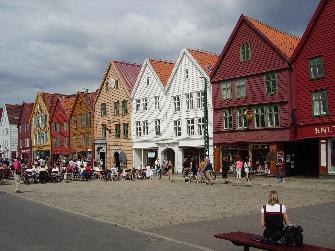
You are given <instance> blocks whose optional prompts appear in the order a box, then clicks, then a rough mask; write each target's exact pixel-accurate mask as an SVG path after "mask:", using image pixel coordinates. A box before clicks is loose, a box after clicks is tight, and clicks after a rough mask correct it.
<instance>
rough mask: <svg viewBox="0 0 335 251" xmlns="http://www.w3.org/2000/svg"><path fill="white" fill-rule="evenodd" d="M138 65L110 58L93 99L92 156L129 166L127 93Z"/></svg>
mask: <svg viewBox="0 0 335 251" xmlns="http://www.w3.org/2000/svg"><path fill="white" fill-rule="evenodd" d="M140 67H141V66H140V65H137V64H130V63H125V62H119V61H113V60H112V61H110V62H109V63H108V67H107V71H106V73H105V76H104V78H103V80H102V82H101V85H100V88H99V90H98V92H97V96H96V99H95V103H94V145H95V156H96V157H95V158H96V159H97V160H102V161H103V163H104V165H103V168H105V167H106V165H107V166H111V165H113V164H114V165H116V166H122V167H132V165H133V164H132V141H131V100H130V95H131V91H132V89H133V86H134V84H135V82H136V79H137V76H138V74H139V72H140Z"/></svg>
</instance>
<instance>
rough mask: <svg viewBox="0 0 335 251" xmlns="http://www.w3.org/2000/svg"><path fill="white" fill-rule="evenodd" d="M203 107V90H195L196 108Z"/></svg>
mask: <svg viewBox="0 0 335 251" xmlns="http://www.w3.org/2000/svg"><path fill="white" fill-rule="evenodd" d="M203 107H204V92H203V91H200V92H197V108H200V109H201V108H203Z"/></svg>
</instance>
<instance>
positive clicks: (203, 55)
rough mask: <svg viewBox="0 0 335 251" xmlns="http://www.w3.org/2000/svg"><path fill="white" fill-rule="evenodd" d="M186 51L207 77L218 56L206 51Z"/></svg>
mask: <svg viewBox="0 0 335 251" xmlns="http://www.w3.org/2000/svg"><path fill="white" fill-rule="evenodd" d="M187 50H188V51H189V52H190V54H191V55H192V57H193V58H194V59H195V60H196V61H197V62H198V64H199V65H200V66H201V67H202V69H203V70H204V71H205V72H206V73H207V75H208V76H209V75H210V73H211V72H212V70H213V69H214V66H215V64H216V62H217V61H218V59H219V56H218V55H215V54H214V53H210V52H206V51H200V50H195V49H189V48H188V49H187Z"/></svg>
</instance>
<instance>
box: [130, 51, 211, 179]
mask: <svg viewBox="0 0 335 251" xmlns="http://www.w3.org/2000/svg"><path fill="white" fill-rule="evenodd" d="M217 59H218V56H216V55H214V54H211V53H208V52H203V51H198V50H191V49H183V50H182V51H181V52H180V55H179V58H178V60H177V62H176V64H175V65H173V64H172V63H166V62H162V61H153V60H148V59H147V60H145V62H144V64H143V66H142V69H141V72H140V74H139V77H138V79H137V82H136V84H135V88H134V90H133V93H132V108H133V111H132V114H133V115H132V137H133V158H134V160H133V163H134V165H135V166H137V165H139V164H142V165H147V164H149V165H153V161H154V160H155V159H156V158H157V157H158V158H160V160H171V161H172V163H173V165H174V172H175V173H181V171H182V163H183V160H184V158H185V157H193V158H195V159H196V161H199V160H200V158H201V157H203V156H204V109H203V98H204V96H203V94H204V86H205V85H204V81H205V79H206V80H207V83H208V85H207V107H208V120H209V124H208V131H209V145H210V151H209V157H210V159H211V161H212V162H213V106H212V91H211V85H210V78H209V75H210V72H211V69H212V68H214V66H215V64H216V61H217ZM172 67H173V69H172ZM157 102H159V105H157Z"/></svg>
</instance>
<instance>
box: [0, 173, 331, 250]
mask: <svg viewBox="0 0 335 251" xmlns="http://www.w3.org/2000/svg"><path fill="white" fill-rule="evenodd" d="M216 182H217V184H215V185H213V186H206V185H205V184H195V183H194V184H193V183H192V184H186V183H184V182H183V181H182V179H181V177H177V180H176V182H173V183H170V182H168V181H167V180H166V179H164V180H157V178H156V179H153V180H143V181H135V182H132V181H117V182H104V181H89V182H72V183H69V184H66V183H59V184H43V185H40V184H36V185H30V186H24V187H23V190H24V193H23V194H21V195H19V196H23V197H27V198H31V199H34V200H38V201H40V202H42V203H45V204H49V205H53V206H56V207H59V208H63V209H66V210H68V211H71V212H75V213H78V214H83V215H88V216H91V217H95V218H97V219H100V220H103V221H106V222H110V223H113V224H119V225H122V226H126V227H129V228H134V229H145V230H149V231H153V232H157V233H162V234H163V235H166V236H171V237H173V238H176V239H179V240H180V239H183V240H186V241H190V242H192V243H197V244H199V245H201V246H203V245H205V246H207V247H211V248H215V249H219V250H220V248H221V247H222V245H226V244H223V243H225V241H222V240H216V239H214V238H212V234H214V233H216V232H223V231H234V230H243V229H245V230H247V231H252V232H256V233H262V229H261V228H260V227H259V210H260V207H261V206H262V205H263V204H264V203H265V202H266V198H267V194H268V192H269V191H270V190H277V191H278V192H279V196H280V199H281V202H282V203H284V204H285V205H286V206H287V207H288V208H289V212H290V213H291V212H292V214H294V212H296V210H300V208H301V210H302V212H305V211H306V210H307V209H308V208H314V209H313V210H314V211H313V210H312V209H311V210H312V211H310V212H312V214H307V215H306V218H304V219H303V220H302V221H301V225H302V226H303V227H304V226H308V224H309V222H311V224H312V225H315V226H317V227H318V228H320V226H319V225H321V224H319V218H320V216H322V215H328V214H326V213H323V212H322V211H319V210H318V208H319V207H320V206H321V204H322V205H329V206H326V208H330V209H325V210H326V211H327V210H330V211H332V212H334V211H335V210H334V204H332V203H333V202H335V180H322V179H296V178H287V179H286V182H285V183H277V182H276V181H275V179H273V178H263V177H257V178H254V177H253V180H252V181H251V182H250V183H246V182H243V181H241V180H236V179H234V178H231V183H230V184H228V185H224V184H222V179H221V178H218V179H217V181H216ZM1 190H3V191H7V192H13V190H14V189H13V187H12V186H11V185H8V186H0V191H1ZM314 206H316V207H314ZM297 215H298V216H300V215H303V214H302V213H301V214H297ZM290 216H291V214H290ZM327 217H328V216H327ZM292 218H293V219H294V220H293V222H295V223H298V224H300V222H299V221H297V220H296V219H295V217H294V216H292ZM298 218H299V217H298ZM324 222H330V219H329V218H326V220H325V221H324ZM238 224H240V225H238ZM325 225H327V224H325ZM248 227H249V228H248ZM327 228H328V229H327V230H328V232H329V233H334V224H332V225H329V226H328V225H327ZM248 229H249V230H248ZM304 229H305V232H306V231H307V232H306V234H307V233H308V230H307V229H306V227H304ZM192 233H193V234H192ZM207 233H208V234H207ZM209 233H210V234H209ZM201 236H203V237H201ZM309 236H310V235H309V234H307V239H306V240H313V238H312V237H309ZM318 238H319V237H318ZM326 238H329V235H326ZM321 239H322V238H321ZM311 243H312V244H313V243H314V242H311ZM325 243H328V244H327V245H333V243H330V242H329V241H328V242H327V241H325ZM316 244H319V245H321V244H322V243H316ZM328 247H330V246H328ZM223 250H224V249H223Z"/></svg>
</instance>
